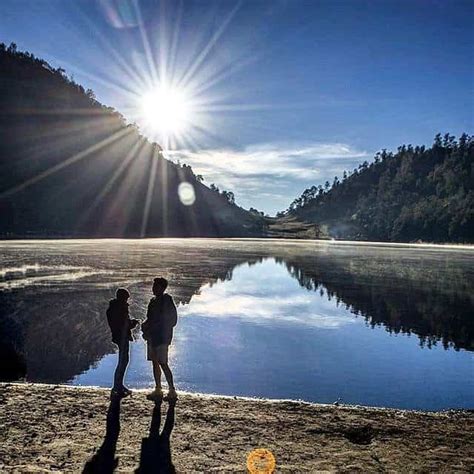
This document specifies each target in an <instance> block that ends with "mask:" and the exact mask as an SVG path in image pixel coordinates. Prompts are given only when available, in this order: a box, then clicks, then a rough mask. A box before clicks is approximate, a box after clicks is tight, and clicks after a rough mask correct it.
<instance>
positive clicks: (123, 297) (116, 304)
mask: <svg viewBox="0 0 474 474" xmlns="http://www.w3.org/2000/svg"><path fill="white" fill-rule="evenodd" d="M129 297H130V293H129V292H128V290H126V289H125V288H119V289H118V290H117V293H116V298H115V299H113V300H110V303H109V307H108V309H107V321H108V323H109V327H110V330H111V332H112V342H114V343H115V344H117V346H118V349H119V355H118V362H117V368H116V369H115V374H114V386H113V388H112V393H111V395H112V396H119V397H125V396H127V395H130V394H131V391H130V390H129V389H128V388H127V387H126V386H125V385H124V383H123V379H124V377H125V372H126V370H127V366H128V363H129V361H130V341H133V336H132V329H133V328H134V327H135V326H136V325H137V324H138V320H136V319H130V317H129V314H128V303H127V301H128V298H129Z"/></svg>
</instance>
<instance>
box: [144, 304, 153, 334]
mask: <svg viewBox="0 0 474 474" xmlns="http://www.w3.org/2000/svg"><path fill="white" fill-rule="evenodd" d="M152 308H153V300H151V301H150V302H149V303H148V309H147V312H146V319H145V321H143V323H142V333H143V339H145V341H148V339H150V326H151V320H150V316H151V312H152Z"/></svg>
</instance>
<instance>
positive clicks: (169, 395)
mask: <svg viewBox="0 0 474 474" xmlns="http://www.w3.org/2000/svg"><path fill="white" fill-rule="evenodd" d="M164 399H165V400H168V401H170V402H174V401H176V400H177V399H178V393H177V392H176V390H175V389H174V388H170V389H169V390H168V393H167V394H166V397H165V398H164Z"/></svg>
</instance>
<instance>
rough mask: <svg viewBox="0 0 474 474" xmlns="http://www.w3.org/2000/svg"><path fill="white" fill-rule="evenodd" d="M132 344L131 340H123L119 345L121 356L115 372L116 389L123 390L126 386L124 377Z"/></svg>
mask: <svg viewBox="0 0 474 474" xmlns="http://www.w3.org/2000/svg"><path fill="white" fill-rule="evenodd" d="M129 352H130V344H129V341H128V340H126V341H123V342H122V344H120V347H119V358H118V363H117V368H116V369H115V374H114V390H122V389H123V388H124V384H123V379H124V377H125V372H126V370H127V366H128V363H129V361H130V354H129Z"/></svg>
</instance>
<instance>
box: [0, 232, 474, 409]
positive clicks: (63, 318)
mask: <svg viewBox="0 0 474 474" xmlns="http://www.w3.org/2000/svg"><path fill="white" fill-rule="evenodd" d="M0 248H1V252H0V255H1V262H0V298H1V310H0V311H1V314H0V347H1V349H0V352H1V354H0V355H1V357H0V360H2V362H1V363H0V364H1V365H0V379H2V380H14V379H18V378H21V377H23V376H25V373H26V380H28V381H33V382H48V383H67V384H73V385H97V386H103V387H110V386H111V381H112V374H113V370H114V368H115V364H116V358H117V355H116V354H115V347H114V345H113V344H112V343H111V341H110V333H109V329H108V326H107V322H106V316H105V311H106V309H107V306H108V301H109V299H111V298H112V297H113V295H114V293H115V290H116V288H118V287H119V286H125V287H127V288H128V289H129V290H130V292H131V294H132V298H131V302H130V303H131V305H130V312H131V315H132V317H136V318H139V319H143V318H144V317H145V312H146V307H147V304H148V301H149V299H150V297H151V296H152V295H151V282H152V279H153V278H154V277H155V276H165V277H166V278H168V280H169V281H170V285H169V288H168V292H169V293H170V294H171V295H172V296H173V297H174V299H175V302H176V304H177V305H178V314H179V321H178V326H177V327H176V330H175V336H174V340H173V345H172V349H171V351H170V365H171V367H172V369H173V372H174V375H175V381H176V385H177V387H178V389H179V390H185V391H191V392H203V393H216V394H225V395H237V396H251V397H268V398H285V399H286V398H289V399H302V400H306V401H312V402H320V403H332V402H334V401H336V400H340V401H341V402H342V403H351V404H362V405H372V406H386V407H400V408H413V409H423V410H438V409H445V408H474V352H473V351H474V290H473V289H474V250H473V249H470V248H465V247H458V248H455V247H439V246H421V245H397V244H393V245H388V244H387V245H384V244H356V243H342V242H325V241H282V240H245V239H240V240H239V239H147V240H48V241H34V240H31V241H3V242H1V243H0ZM131 348H132V350H131V363H130V366H129V370H128V373H127V379H126V381H127V384H128V385H129V386H130V387H135V388H146V387H151V386H152V385H153V378H152V372H151V366H150V363H149V362H148V361H146V357H145V345H144V341H143V340H142V339H141V337H140V335H139V332H137V334H136V341H135V342H134V343H133V344H132V345H131Z"/></svg>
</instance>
